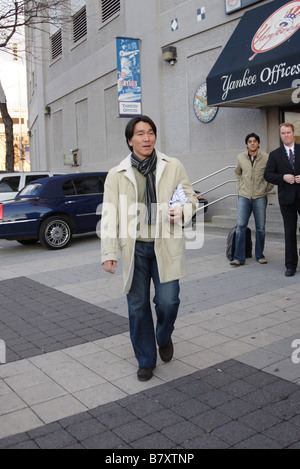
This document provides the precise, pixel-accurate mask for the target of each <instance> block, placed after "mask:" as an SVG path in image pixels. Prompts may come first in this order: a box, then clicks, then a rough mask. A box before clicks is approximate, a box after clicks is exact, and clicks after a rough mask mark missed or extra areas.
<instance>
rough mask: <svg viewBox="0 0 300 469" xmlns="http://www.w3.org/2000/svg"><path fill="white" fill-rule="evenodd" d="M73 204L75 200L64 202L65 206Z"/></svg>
mask: <svg viewBox="0 0 300 469" xmlns="http://www.w3.org/2000/svg"><path fill="white" fill-rule="evenodd" d="M75 202H76V201H75V200H68V201H67V202H65V205H67V204H75Z"/></svg>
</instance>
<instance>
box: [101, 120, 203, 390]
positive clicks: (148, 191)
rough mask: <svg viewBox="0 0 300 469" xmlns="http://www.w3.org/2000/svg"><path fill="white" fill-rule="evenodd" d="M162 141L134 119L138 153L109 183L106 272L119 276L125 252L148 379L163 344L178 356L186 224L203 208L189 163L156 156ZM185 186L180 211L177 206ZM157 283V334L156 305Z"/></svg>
mask: <svg viewBox="0 0 300 469" xmlns="http://www.w3.org/2000/svg"><path fill="white" fill-rule="evenodd" d="M156 135H157V130H156V126H155V124H154V122H153V121H152V120H151V119H150V118H149V117H147V116H137V117H134V118H133V119H131V120H130V121H129V123H128V124H127V127H126V131H125V136H126V141H127V144H128V147H129V148H130V150H131V153H130V154H129V155H128V156H127V158H125V159H124V160H123V161H122V162H121V163H120V164H119V166H117V167H115V168H113V169H111V170H110V172H109V174H108V176H107V178H106V182H105V190H104V203H103V210H102V223H101V255H102V265H103V268H104V269H105V271H106V272H109V273H111V274H114V273H115V271H116V268H117V260H118V252H119V247H120V249H121V253H122V259H123V276H124V292H125V293H126V295H127V303H128V313H129V326H130V338H131V342H132V345H133V349H134V352H135V356H136V358H137V361H138V365H139V368H138V372H137V376H138V379H139V380H141V381H146V380H148V379H150V378H151V377H152V376H153V370H154V368H155V366H156V360H157V350H156V342H157V344H158V347H159V354H160V357H161V359H162V360H163V361H165V362H168V361H170V360H171V359H172V357H173V343H172V339H171V335H172V332H173V330H174V323H175V320H176V317H177V313H178V308H179V303H180V300H179V279H180V278H182V277H183V276H184V275H185V272H186V268H185V253H184V239H183V225H185V224H187V223H189V221H190V220H191V219H192V216H193V215H194V213H195V211H196V209H197V206H198V199H197V197H196V195H195V193H194V190H193V188H192V186H191V184H190V182H189V179H188V177H187V174H186V172H185V169H184V167H183V165H182V164H181V162H180V161H179V160H177V159H176V158H171V157H168V156H166V155H164V154H162V153H160V152H159V151H156V150H155V143H156ZM178 186H179V188H180V189H181V191H180V192H181V202H180V205H175V206H174V207H173V208H170V204H169V203H170V200H171V199H172V197H173V198H174V191H175V193H176V190H177V191H178ZM151 279H152V281H153V284H154V288H155V295H154V298H153V301H154V304H155V312H156V317H157V324H156V328H154V323H153V317H152V311H151V305H150V283H151Z"/></svg>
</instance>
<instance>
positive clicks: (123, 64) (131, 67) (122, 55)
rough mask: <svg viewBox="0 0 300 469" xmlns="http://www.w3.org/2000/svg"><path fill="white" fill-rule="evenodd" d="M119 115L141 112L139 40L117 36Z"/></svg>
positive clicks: (135, 114) (136, 114) (139, 113)
mask: <svg viewBox="0 0 300 469" xmlns="http://www.w3.org/2000/svg"><path fill="white" fill-rule="evenodd" d="M117 74H118V104H119V116H120V117H130V116H138V115H141V114H142V94H141V68H140V40H139V39H133V38H127V37H117Z"/></svg>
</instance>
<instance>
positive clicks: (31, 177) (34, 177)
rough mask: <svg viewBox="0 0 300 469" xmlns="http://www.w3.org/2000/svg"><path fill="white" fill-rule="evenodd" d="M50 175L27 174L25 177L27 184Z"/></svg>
mask: <svg viewBox="0 0 300 469" xmlns="http://www.w3.org/2000/svg"><path fill="white" fill-rule="evenodd" d="M47 177H49V176H48V174H41V175H40V174H31V175H30V176H26V178H25V186H26V185H27V184H29V183H30V182H32V181H35V180H36V179H42V178H47Z"/></svg>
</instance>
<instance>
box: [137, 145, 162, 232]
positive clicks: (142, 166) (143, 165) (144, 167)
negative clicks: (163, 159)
mask: <svg viewBox="0 0 300 469" xmlns="http://www.w3.org/2000/svg"><path fill="white" fill-rule="evenodd" d="M156 163H157V156H156V151H155V150H154V151H153V153H152V155H151V156H149V157H148V158H145V159H144V160H141V159H140V158H138V157H137V156H136V155H135V154H134V153H132V154H131V164H132V166H133V167H134V168H136V169H137V170H138V171H139V172H140V173H141V174H142V175H143V176H145V178H146V194H145V201H146V206H147V212H148V224H149V225H151V223H152V220H153V221H154V222H155V219H156V217H155V212H156V210H155V211H154V212H153V213H152V210H153V209H154V207H156V202H157V200H156V190H155V175H154V171H155V169H156ZM153 204H155V205H153Z"/></svg>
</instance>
